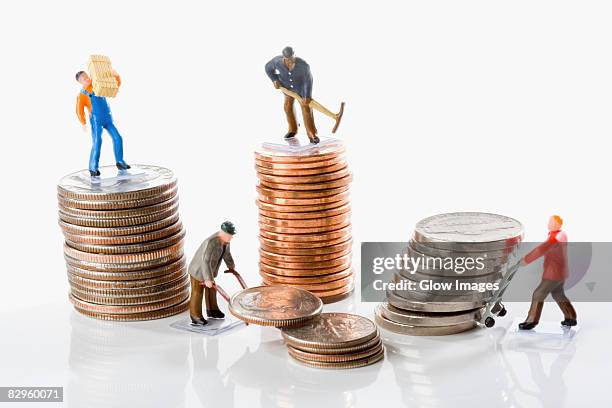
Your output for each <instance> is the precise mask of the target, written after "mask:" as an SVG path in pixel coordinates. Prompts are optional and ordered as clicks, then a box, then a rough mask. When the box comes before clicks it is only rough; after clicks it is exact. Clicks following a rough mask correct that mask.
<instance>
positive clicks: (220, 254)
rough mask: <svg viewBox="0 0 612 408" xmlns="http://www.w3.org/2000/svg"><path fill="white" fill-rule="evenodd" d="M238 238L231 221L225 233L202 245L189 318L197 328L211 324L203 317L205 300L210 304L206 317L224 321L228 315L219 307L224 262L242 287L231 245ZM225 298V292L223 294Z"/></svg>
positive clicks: (194, 263)
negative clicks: (219, 287)
mask: <svg viewBox="0 0 612 408" xmlns="http://www.w3.org/2000/svg"><path fill="white" fill-rule="evenodd" d="M235 234H236V227H235V226H234V224H232V223H231V222H230V221H225V222H224V223H223V224H221V230H220V231H218V232H215V233H214V234H212V235H211V236H210V237H208V238H206V240H204V242H202V244H201V245H200V247H199V248H198V250H197V251H196V253H195V255H194V256H193V258H192V260H191V263H190V264H189V275H190V278H191V300H190V302H189V315H190V316H191V322H192V324H194V325H205V324H207V323H208V322H207V321H206V319H205V318H204V316H202V298H204V299H205V302H206V315H207V317H209V318H212V319H223V318H225V314H224V313H223V312H222V311H221V310H220V309H219V306H218V305H217V288H218V287H217V285H216V283H215V278H216V277H217V275H218V273H219V266H220V265H221V261H224V262H225V265H226V266H227V267H228V269H229V271H227V272H230V273H233V274H234V275H235V276H236V277H237V278H238V280H239V281H240V283H241V285H242V282H243V281H242V278H241V277H240V275H239V274H238V272H236V270H235V269H234V266H235V265H234V259H233V258H232V253H231V252H230V241H231V240H232V238H233V237H234V235H235ZM221 293H222V294H225V292H221Z"/></svg>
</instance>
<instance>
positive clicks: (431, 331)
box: [375, 309, 476, 336]
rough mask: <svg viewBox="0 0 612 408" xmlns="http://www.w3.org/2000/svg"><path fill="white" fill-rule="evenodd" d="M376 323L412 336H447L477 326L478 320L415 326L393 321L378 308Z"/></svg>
mask: <svg viewBox="0 0 612 408" xmlns="http://www.w3.org/2000/svg"><path fill="white" fill-rule="evenodd" d="M375 320H376V324H377V325H378V326H379V327H381V328H383V329H385V330H389V331H391V332H394V333H399V334H407V335H410V336H446V335H449V334H457V333H461V332H464V331H466V330H470V329H473V328H474V327H476V321H468V322H464V323H459V324H452V325H447V326H413V325H409V324H402V323H397V322H394V321H391V320H389V319H387V318H385V317H384V316H382V315H381V313H380V310H379V309H377V310H376V319H375Z"/></svg>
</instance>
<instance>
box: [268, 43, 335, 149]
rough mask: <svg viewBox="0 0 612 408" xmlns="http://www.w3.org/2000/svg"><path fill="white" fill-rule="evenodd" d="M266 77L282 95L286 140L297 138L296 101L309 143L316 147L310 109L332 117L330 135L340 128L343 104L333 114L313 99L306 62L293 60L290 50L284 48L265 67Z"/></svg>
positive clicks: (289, 48) (315, 136)
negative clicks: (300, 109) (287, 125)
mask: <svg viewBox="0 0 612 408" xmlns="http://www.w3.org/2000/svg"><path fill="white" fill-rule="evenodd" d="M266 74H267V75H268V77H269V78H270V80H272V83H273V84H274V87H275V88H276V89H279V90H280V91H281V92H282V93H283V94H285V114H286V115H287V123H288V124H289V130H288V131H287V134H286V135H285V139H290V138H292V137H294V136H295V135H296V134H297V130H298V125H297V121H296V119H295V113H294V111H293V103H294V101H295V100H296V99H297V101H298V103H299V104H300V107H301V108H302V118H303V120H304V126H305V127H306V134H307V135H308V139H310V142H311V143H315V144H316V143H319V138H318V137H317V127H316V126H315V122H314V116H313V113H312V110H313V109H316V110H318V111H319V112H321V113H323V114H325V115H327V116H329V117H331V118H332V119H334V120H335V121H336V123H335V125H334V128H333V130H332V133H335V132H336V130H337V129H338V126H339V125H340V120H341V119H342V114H343V113H344V102H342V103H341V104H340V111H339V112H338V113H333V112H331V111H329V110H328V109H326V108H325V107H324V106H323V105H321V104H320V103H318V102H317V101H315V100H314V99H312V74H311V72H310V66H309V65H308V63H307V62H306V61H304V60H303V59H301V58H298V57H296V56H295V53H294V52H293V48H291V47H285V48H284V49H283V52H282V55H278V56H276V57H274V58H272V60H270V61H269V62H268V63H267V64H266Z"/></svg>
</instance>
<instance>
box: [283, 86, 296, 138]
mask: <svg viewBox="0 0 612 408" xmlns="http://www.w3.org/2000/svg"><path fill="white" fill-rule="evenodd" d="M294 101H295V99H294V98H292V97H290V96H289V95H285V106H284V108H285V115H287V124H288V125H289V129H288V130H287V134H286V135H285V139H289V138H292V137H293V136H295V135H296V133H297V130H298V125H297V120H296V119H295V111H294V110H293V102H294Z"/></svg>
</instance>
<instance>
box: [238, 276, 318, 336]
mask: <svg viewBox="0 0 612 408" xmlns="http://www.w3.org/2000/svg"><path fill="white" fill-rule="evenodd" d="M322 308H323V303H322V302H321V300H320V299H319V298H317V297H316V296H314V295H313V294H311V293H310V292H308V291H305V290H302V289H297V288H292V287H289V286H257V287H253V288H248V289H244V290H242V291H241V292H238V293H237V294H235V295H234V296H232V299H231V301H230V305H229V310H230V312H231V313H232V314H233V315H234V316H236V317H237V318H238V319H240V320H243V321H245V322H247V323H253V324H258V325H262V326H275V327H284V326H291V325H295V324H299V323H303V322H305V321H307V320H309V319H312V318H313V317H315V316H318V315H319V314H320V313H321V310H322Z"/></svg>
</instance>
